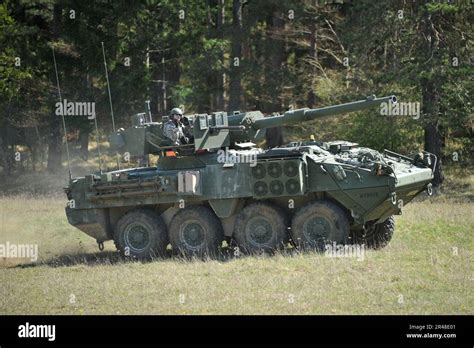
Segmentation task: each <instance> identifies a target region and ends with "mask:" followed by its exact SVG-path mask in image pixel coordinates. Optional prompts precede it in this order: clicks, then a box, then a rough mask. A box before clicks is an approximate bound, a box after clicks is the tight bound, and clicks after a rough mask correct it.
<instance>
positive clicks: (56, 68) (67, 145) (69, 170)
mask: <svg viewBox="0 0 474 348" xmlns="http://www.w3.org/2000/svg"><path fill="white" fill-rule="evenodd" d="M51 48H52V50H53V62H54V71H55V73H56V84H57V86H58V95H59V102H60V103H62V102H63V98H62V96H61V88H60V87H59V75H58V66H57V65H56V54H55V53H54V47H51ZM63 111H64V110H63ZM61 115H62V119H63V129H64V137H65V138H66V154H67V169H68V172H69V180H71V178H72V174H71V161H70V158H69V144H68V141H67V131H66V120H65V119H64V112H62V113H61Z"/></svg>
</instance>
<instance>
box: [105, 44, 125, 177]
mask: <svg viewBox="0 0 474 348" xmlns="http://www.w3.org/2000/svg"><path fill="white" fill-rule="evenodd" d="M101 44H102V56H103V57H104V67H105V78H106V80H107V91H108V92H109V103H110V114H111V115H112V128H113V129H114V133H115V118H114V108H113V106H112V95H111V93H110V82H109V73H108V70H107V60H106V59H105V48H104V42H103V41H102V42H101ZM117 167H118V169H120V161H119V154H118V152H117Z"/></svg>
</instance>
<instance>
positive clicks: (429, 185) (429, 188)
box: [426, 184, 433, 196]
mask: <svg viewBox="0 0 474 348" xmlns="http://www.w3.org/2000/svg"><path fill="white" fill-rule="evenodd" d="M426 193H427V194H428V196H432V195H433V185H432V184H428V185H427V186H426Z"/></svg>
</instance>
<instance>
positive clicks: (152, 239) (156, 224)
mask: <svg viewBox="0 0 474 348" xmlns="http://www.w3.org/2000/svg"><path fill="white" fill-rule="evenodd" d="M114 243H115V246H116V247H117V249H118V250H119V251H120V252H121V253H122V255H124V256H130V257H133V258H136V259H147V258H151V257H156V256H164V255H165V254H166V246H167V245H168V233H167V231H166V225H165V223H164V222H163V220H162V219H161V218H160V216H159V215H158V214H157V213H155V212H154V211H153V210H150V209H135V210H132V211H130V212H128V213H126V214H125V215H124V216H122V217H121V218H120V219H119V221H118V222H117V224H116V225H115V229H114Z"/></svg>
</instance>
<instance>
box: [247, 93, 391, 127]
mask: <svg viewBox="0 0 474 348" xmlns="http://www.w3.org/2000/svg"><path fill="white" fill-rule="evenodd" d="M396 102H397V98H396V97H395V96H394V95H391V96H387V97H381V98H376V97H375V95H372V96H369V97H367V98H366V99H364V100H358V101H355V102H350V103H345V104H339V105H332V106H326V107H323V108H318V109H308V108H304V109H297V110H291V111H287V112H285V113H284V114H283V115H278V116H272V117H265V118H261V119H258V120H256V121H255V123H254V124H253V125H252V127H253V128H254V129H264V128H271V127H278V126H283V125H289V124H294V123H298V122H301V121H309V120H313V119H316V118H320V117H325V116H332V115H337V114H342V113H347V112H354V111H360V110H364V109H368V108H372V107H375V106H380V104H382V103H396Z"/></svg>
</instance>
